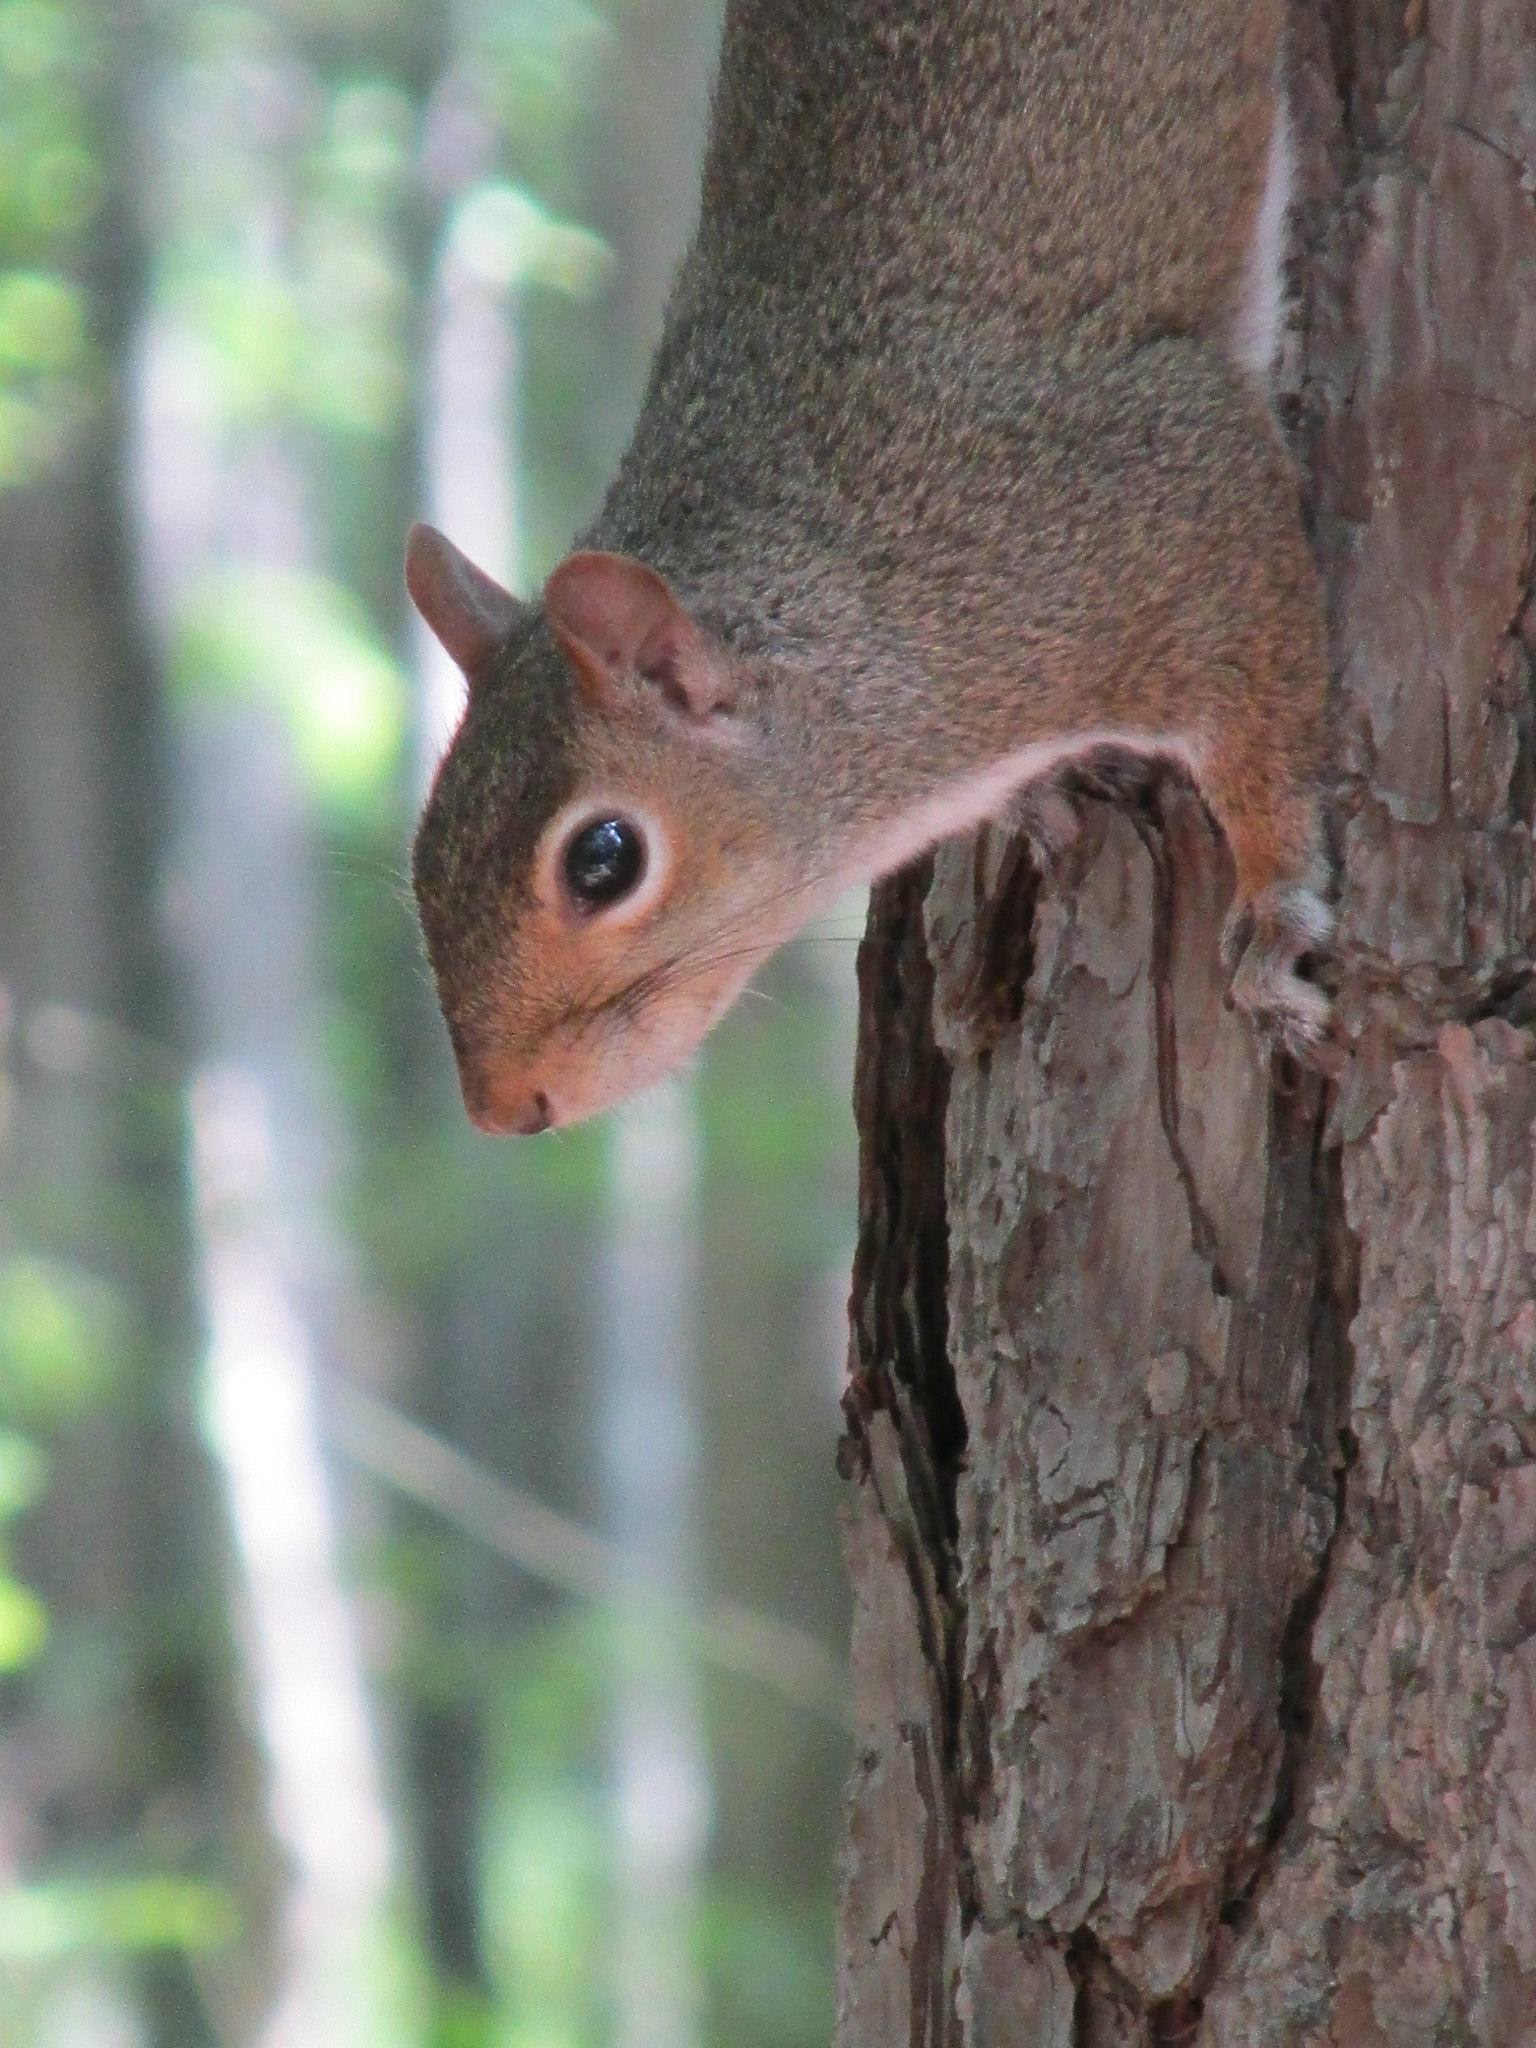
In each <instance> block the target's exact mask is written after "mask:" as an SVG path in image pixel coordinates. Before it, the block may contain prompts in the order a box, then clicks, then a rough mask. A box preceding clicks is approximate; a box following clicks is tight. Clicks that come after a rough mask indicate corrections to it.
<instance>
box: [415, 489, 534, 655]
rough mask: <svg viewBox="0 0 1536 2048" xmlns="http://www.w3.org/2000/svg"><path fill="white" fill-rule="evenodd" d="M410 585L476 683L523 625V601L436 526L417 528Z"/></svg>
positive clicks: (427, 616) (431, 622)
mask: <svg viewBox="0 0 1536 2048" xmlns="http://www.w3.org/2000/svg"><path fill="white" fill-rule="evenodd" d="M405 587H406V589H407V590H408V591H409V592H410V593H411V601H412V603H413V604H414V605H415V607H416V609H417V611H419V612H420V613H421V616H422V617H423V619H425V621H426V622H427V624H428V626H430V627H431V629H432V631H433V632H434V633H435V634H436V635H437V638H438V639H439V640H440V641H441V642H442V644H443V646H444V647H445V648H446V649H447V651H448V653H449V654H451V655H452V657H453V659H454V660H455V661H456V662H457V663H458V665H459V667H460V668H461V669H462V670H463V671H464V674H465V677H466V679H467V680H468V682H469V684H470V687H471V688H473V687H474V685H475V684H476V683H478V682H479V681H480V679H481V677H482V676H483V675H484V673H485V670H486V668H487V666H488V665H489V663H490V662H491V661H492V659H493V658H494V656H495V655H496V653H497V651H498V649H499V648H500V647H501V646H502V645H503V644H504V643H505V641H506V638H507V635H508V634H509V633H510V632H511V631H512V628H513V627H514V626H515V625H516V624H517V621H518V618H519V616H520V615H521V612H522V609H523V608H522V606H521V605H520V604H519V603H518V601H517V599H516V598H515V597H514V596H513V595H512V593H511V591H509V590H503V589H502V587H501V585H500V584H499V583H498V582H497V581H496V579H495V577H494V576H487V575H486V573H485V571H484V570H483V569H477V568H476V567H475V565H474V563H473V562H472V561H471V560H470V559H469V557H468V555H466V554H464V553H462V552H461V550H460V549H458V548H456V547H455V546H454V544H453V542H452V541H451V540H449V539H448V538H447V536H446V535H445V534H441V533H439V532H438V530H437V528H436V527H435V526H413V527H412V528H411V533H410V538H409V539H408V540H407V542H406V544H405Z"/></svg>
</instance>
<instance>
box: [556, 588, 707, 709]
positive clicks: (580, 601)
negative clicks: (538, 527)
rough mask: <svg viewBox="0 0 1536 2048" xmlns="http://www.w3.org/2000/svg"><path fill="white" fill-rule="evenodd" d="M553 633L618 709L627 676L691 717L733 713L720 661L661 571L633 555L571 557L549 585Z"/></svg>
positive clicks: (583, 675)
mask: <svg viewBox="0 0 1536 2048" xmlns="http://www.w3.org/2000/svg"><path fill="white" fill-rule="evenodd" d="M544 610H545V615H546V617H547V618H548V620H549V624H550V630H551V631H552V632H553V634H554V636H555V638H556V639H557V640H558V641H559V643H560V645H561V647H562V648H563V649H564V650H565V653H566V655H567V656H568V657H569V659H570V662H571V666H572V667H573V668H574V669H575V671H576V675H577V678H578V680H579V681H580V682H581V683H582V684H583V686H584V687H585V688H587V689H588V690H589V691H591V692H592V693H593V694H594V695H595V696H596V697H597V698H598V699H599V700H600V701H602V702H604V703H607V704H613V703H614V702H616V701H617V700H618V699H619V697H620V695H621V693H623V692H624V690H625V678H626V676H627V675H637V676H640V677H641V678H642V679H643V680H644V681H645V682H647V683H651V684H654V685H656V686H657V687H659V688H660V689H661V690H662V691H664V692H665V694H666V695H667V697H668V698H669V699H670V700H671V701H672V703H673V704H675V705H676V706H677V707H678V708H679V709H680V710H682V711H685V712H687V713H688V714H689V716H690V717H693V718H697V719H707V718H709V717H711V716H712V715H713V714H714V713H715V712H718V711H729V710H730V709H731V706H732V695H731V691H730V688H729V682H728V679H727V677H726V676H725V674H724V673H723V672H722V665H721V663H720V661H719V659H718V657H717V656H716V655H715V654H714V653H713V651H712V650H711V648H710V646H709V643H708V640H707V638H706V637H705V635H704V633H703V632H702V630H701V629H700V627H699V626H698V625H697V624H696V623H695V621H694V619H693V618H692V617H691V616H690V614H689V613H688V612H687V611H686V610H685V608H684V607H683V606H682V605H681V604H680V603H679V602H678V600H677V598H676V597H674V596H673V594H672V592H671V590H670V589H669V588H668V587H667V584H666V582H665V580H664V579H663V578H662V577H660V576H658V575H657V573H656V571H655V570H654V569H649V568H647V567H646V565H645V563H644V562H637V561H635V559H634V558H633V557H632V556H630V555H605V554H599V553H596V552H594V551H593V550H591V549H583V550H582V551H581V552H580V553H579V554H574V555H567V556H566V558H565V560H564V561H563V562H562V563H561V564H560V566H559V568H557V569H556V570H555V572H554V574H553V575H552V576H551V577H550V579H549V581H548V582H547V583H546V584H545V586H544Z"/></svg>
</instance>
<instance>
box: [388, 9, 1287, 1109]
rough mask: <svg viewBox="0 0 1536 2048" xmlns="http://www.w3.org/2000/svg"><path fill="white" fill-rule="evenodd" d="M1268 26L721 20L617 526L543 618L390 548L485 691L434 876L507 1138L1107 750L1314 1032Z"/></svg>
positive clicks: (1271, 998) (444, 779) (456, 765)
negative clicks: (861, 899)
mask: <svg viewBox="0 0 1536 2048" xmlns="http://www.w3.org/2000/svg"><path fill="white" fill-rule="evenodd" d="M1280 29H1281V9H1280V6H1279V4H1278V0H1257V4H1253V0H1209V4H1207V5H1205V6H1201V7H1192V6H1190V5H1188V4H1187V0H1184V4H1181V5H1175V4H1173V0H949V4H947V5H945V6H944V7H942V8H935V7H932V6H931V5H927V4H918V0H902V4H891V0H846V4H842V5H832V4H828V0H732V4H731V5H729V6H728V9H727V14H726V21H725V29H724V39H723V44H722V55H721V70H720V79H719V85H718V89H717V94H716V101H715V112H714V119H713V124H712V130H711V137H710V141H709V145H708V149H707V152H706V158H705V164H704V172H703V189H702V199H701V208H700V217H699V223H698V227H697V231H696V234H695V237H694V240H693V242H692V244H691V247H690V249H689V252H688V255H687V256H686V258H685V260H684V263H683V266H682V269H681V272H680V275H679V278H678V282H677V286H676V288H675V291H674V294H673V298H672V302H671V305H670V308H669V312H668V315H667V319H666V322H665V326H664V330H663V335H662V339H661V342H660V345H659V347H658V350H657V355H656V359H655V363H654V365H653V369H652V373H651V377H650V381H649V385H648V388H647V392H646V397H645V400H644V403H643V405H642V408H641V413H640V417H639V420H638V422H637V424H636V428H635V432H634V436H633V439H632V441H631V444H630V446H629V449H628V451H627V452H626V454H625V456H624V458H623V460H622V461H621V463H620V466H619V470H618V474H617V476H616V477H615V479H614V482H613V485H612V486H611V488H610V490H609V492H608V494H607V497H606V499H605V502H604V505H603V508H602V510H601V511H600V513H599V515H598V517H597V519H596V520H595V521H594V522H593V524H592V526H591V527H590V529H589V530H588V531H587V533H586V534H584V535H583V536H582V537H581V543H580V545H579V547H578V548H577V550H576V551H575V552H574V553H573V554H572V555H571V556H569V557H568V558H567V560H566V561H565V562H564V563H562V564H561V565H560V567H559V568H558V569H557V570H556V572H555V574H554V576H553V577H552V578H551V579H550V582H549V584H548V586H547V587H546V591H545V593H544V601H543V604H542V605H541V606H538V607H523V606H519V605H517V604H515V602H514V601H513V600H512V599H510V598H509V597H508V596H507V595H506V593H504V592H501V591H499V590H498V589H497V588H496V586H494V585H492V584H490V583H489V579H486V578H484V577H483V576H482V575H481V574H480V572H478V571H475V570H474V569H473V568H472V567H471V566H470V565H469V564H467V563H466V562H464V560H463V558H462V557H460V556H458V555H457V553H456V551H454V550H452V549H451V548H450V547H449V545H448V543H446V542H444V541H442V539H441V537H440V536H436V535H432V534H430V533H428V532H426V531H425V530H422V529H418V532H417V535H416V536H414V537H413V543H412V549H411V554H410V558H409V561H408V580H409V581H410V584H411V588H412V592H413V595H414V596H415V597H416V600H417V602H418V604H419V605H420V607H421V609H422V611H423V613H424V615H425V616H426V617H427V619H428V622H429V623H430V624H431V625H432V626H433V627H434V629H435V630H437V631H438V632H439V634H440V636H441V637H442V638H443V639H444V641H445V643H446V644H448V646H449V647H450V650H451V651H453V652H455V654H456V655H457V657H458V658H459V659H460V661H461V664H462V665H463V666H464V668H465V671H466V674H467V675H468V676H469V678H470V682H471V699H470V705H469V709H468V713H467V715H466V719H465V723H464V725H463V727H462V728H461V730H460V732H459V734H458V735H457V736H456V738H455V741H454V745H453V748H452V749H451V750H450V754H449V756H448V759H447V762H446V763H445V766H444V769H443V771H442V773H441V775H440V777H439V780H438V783H437V785H436V787H435V789H434V792H433V794H432V797H431V798H430V800H429V803H428V807H427V810H426V813H425V816H424V818H423V822H422V827H421V831H420V833H419V835H418V840H417V847H416V882H417V891H418V898H419V901H420V905H421V911H422V918H423V924H424V928H425V931H426V935H427V941H428V948H429V952H430V954H431V957H432V961H433V965H434V969H435V971H436V974H437V979H438V985H439V992H440V995H441V997H442V1000H443V1004H444V1009H445V1013H446V1014H447V1016H448V1018H449V1023H450V1029H451V1031H452V1032H453V1035H454V1040H455V1047H456V1050H457V1052H458V1056H459V1062H460V1070H461V1076H462V1078H463V1080H464V1084H465V1091H466V1099H467V1100H468V1101H469V1103H470V1106H471V1110H472V1112H473V1113H474V1114H476V1116H477V1117H478V1119H479V1120H480V1121H482V1122H483V1123H484V1124H486V1125H487V1126H488V1127H491V1128H503V1129H504V1128H513V1129H527V1128H542V1127H543V1126H544V1124H546V1123H549V1122H560V1121H567V1120H569V1119H570V1118H571V1117H574V1116H576V1115H581V1114H586V1113H588V1112H589V1111H590V1110H591V1109H593V1108H597V1107H601V1106H603V1105H604V1104H605V1103H607V1102H609V1101H612V1100H614V1099H616V1098H617V1097H618V1096H619V1095H622V1094H624V1093H627V1092H628V1091H629V1090H630V1089H631V1088H632V1087H634V1086H637V1085H640V1083H641V1082H643V1081H644V1080H646V1079H648V1078H650V1077H651V1076H652V1075H654V1074H656V1073H659V1072H661V1071H664V1070H665V1068H666V1067H668V1066H670V1065H672V1064H675V1062H676V1060H677V1059H678V1058H680V1057H682V1056H684V1055H685V1054H686V1053H687V1052H688V1051H690V1050H691V1049H692V1047H693V1046H694V1045H695V1044H696V1043H697V1041H698V1039H699V1038H700V1037H701V1036H702V1035H703V1033H704V1032H705V1031H706V1030H707V1029H708V1027H709V1025H710V1024H711V1023H712V1022H713V1021H714V1018H715V1017H716V1016H718V1014H719V1013H720V1011H721V1010H722V1009H723V1008H724V1007H725V1006H726V1004H727V1003H728V1002H729V1000H730V999H731V997H732V996H733V995H734V994H735V992H736V991H737V989H738V988H739V987H740V985H741V983H742V982H743V981H744V980H745V979H746V977H747V976H748V975H749V974H750V972H751V971H752V969H753V967H754V966H755V965H756V964H757V962H758V961H759V960H760V959H761V958H762V957H763V956H764V955H765V954H766V953H767V952H768V951H771V950H772V948H773V947H774V946H775V945H777V944H778V943H780V942H781V941H782V939H783V938H785V937H786V936H788V935H789V933H790V932H792V931H793V930H794V929H796V928H797V927H798V925H799V924H801V923H803V921H804V920H805V918H806V917H807V916H809V915H811V914H812V913H813V912H814V911H815V910H816V909H817V908H818V907H819V906H820V905H821V904H823V903H824V902H825V901H826V900H828V898H829V897H830V896H831V895H832V894H833V893H835V891H836V890H838V889H840V888H842V887H845V886H847V884H848V883H849V882H851V881H854V880H862V879H868V878H870V877H872V876H873V875H875V874H877V873H880V872H883V871H885V870H886V869H888V868H889V867H890V866H892V865H894V864H896V863H897V862H899V861H900V860H902V859H905V858H907V857H910V855H911V854H913V853H915V852H917V851H919V850H921V848H923V847H924V846H926V845H931V844H932V843H933V841H934V840H935V839H936V838H938V837H940V836H943V835H945V834H946V833H949V832H952V831H956V830H963V829H966V828H968V827H970V826H973V825H975V824H976V823H978V822H980V821H981V820H982V819H984V818H986V817H989V816H994V815H998V814H999V813H1001V812H1003V811H1005V810H1006V808H1007V806H1008V804H1009V802H1010V800H1011V799H1012V798H1013V797H1014V796H1016V795H1017V793H1018V792H1019V791H1020V790H1021V789H1022V788H1024V787H1025V786H1027V785H1028V784H1029V783H1030V782H1031V781H1032V780H1035V779H1037V778H1038V777H1039V776H1040V775H1041V774H1042V773H1046V772H1048V771H1049V770H1050V769H1051V768H1052V767H1054V766H1055V765H1056V764H1057V763H1058V762H1060V761H1061V760H1063V759H1069V758H1071V757H1072V756H1073V755H1074V754H1080V753H1082V752H1083V751H1085V750H1088V749H1092V748H1098V747H1101V746H1103V745H1105V744H1113V745H1117V746H1123V747H1129V748H1132V749H1134V750H1136V751H1139V752H1143V753H1149V754H1163V755H1166V756H1169V757H1171V758H1173V759H1175V760H1177V761H1180V762H1181V763H1183V764H1184V765H1185V766H1186V767H1187V768H1188V769H1189V770H1190V772H1192V773H1193V774H1194V775H1195V777H1196V779H1197V781H1198V783H1199V785H1200V787H1201V789H1202V792H1203V793H1204V795H1205V796H1206V799H1207V802H1208V803H1209V805H1210V807H1211V809H1212V810H1213V812H1214V813H1215V814H1216V816H1217V818H1218V821H1219V822H1220V823H1222V825H1223V826H1224V828H1225V829H1226V831H1227V835H1228V837H1229V840H1230V841H1231V844H1232V850H1233V854H1234V863H1235V867H1236V870H1237V897H1236V902H1235V906H1234V920H1233V944H1234V952H1236V953H1240V954H1241V960H1240V964H1239V967H1238V972H1237V978H1236V981H1235V983H1234V989H1235V993H1236V994H1237V995H1238V997H1239V999H1240V1000H1241V1001H1243V1002H1244V1003H1245V1004H1246V1006H1247V1007H1249V1008H1250V1009H1252V1010H1253V1011H1254V1012H1255V1013H1257V1014H1258V1015H1260V1016H1261V1017H1262V1018H1264V1019H1267V1020H1269V1021H1271V1022H1273V1023H1276V1024H1277V1025H1278V1027H1279V1028H1280V1030H1281V1031H1282V1033H1283V1034H1284V1035H1285V1036H1287V1037H1288V1038H1289V1039H1290V1040H1291V1041H1292V1042H1296V1043H1304V1042H1306V1041H1309V1040H1311V1039H1313V1038H1315V1037H1316V1035H1317V1033H1318V1032H1319V1031H1320V1029H1321V1027H1322V1020H1323V1005H1322V1001H1321V998H1320V996H1319V995H1318V994H1317V992H1316V990H1315V989H1312V988H1311V987H1310V986H1309V985H1308V984H1307V983H1305V982H1304V981H1302V980H1301V979H1300V978H1299V977H1298V976H1297V975H1296V974H1295V972H1294V967H1295V962H1296V960H1297V958H1298V957H1299V955H1300V954H1301V953H1302V952H1303V951H1305V950H1306V949H1307V948H1308V947H1310V946H1311V945H1313V944H1314V943H1316V941H1317V940H1318V939H1319V937H1320V936H1321V935H1322V933H1323V932H1324V931H1325V929H1326V922H1327V920H1326V913H1325V912H1324V911H1323V908H1322V905H1321V903H1320V902H1319V900H1318V898H1317V894H1316V883H1317V881H1318V879H1319V874H1320V871H1319V865H1318V856H1317V834H1316V820H1315V799H1314V795H1313V789H1314V785H1315V780H1316V772H1317V761H1318V753H1319V748H1320V732H1321V722H1320V720H1321V704H1322V695H1323V682H1324V671H1323V661H1322V651H1321V635H1320V622H1319V616H1318V606H1317V601H1316V595H1315V590H1314V587H1313V583H1314V579H1313V574H1312V569H1311V564H1310V561H1309V558H1308V556H1307V552H1306V548H1305V543H1304V541H1303V538H1302V535H1301V529H1300V524H1299V520H1298V516H1297V509H1296V499H1295V488H1294V483H1293V480H1292V478H1291V476H1290V472H1289V469H1288V466H1287V463H1286V460H1285V457H1284V455H1283V452H1282V450H1281V448H1280V445H1279V442H1278V437H1277V435H1276V433H1275V431H1274V428H1273V424H1272V422H1271V420H1270V418H1269V416H1268V413H1267V411H1266V408H1265V404H1264V400H1263V396H1262V392H1261V390H1260V385H1259V380H1258V378H1257V377H1256V375H1255V370H1256V369H1257V368H1260V367H1261V364H1260V362H1259V361H1258V358H1260V357H1262V356H1263V355H1264V353H1265V352H1266V348H1267V336H1268V334H1269V330H1270V312H1271V308H1272V306H1273V305H1274V304H1275V303H1276V302H1277V298H1278V281H1277V277H1276V275H1275V271H1276V266H1277V263H1278V254H1279V248H1278V244H1279V226H1280V223H1281V221H1282V219H1283V210H1284V172H1285V167H1286V156H1287V151H1286V147H1285V130H1284V125H1283V111H1282V109H1281V106H1280V102H1279V97H1278V93H1277V89H1276V84H1275V79H1276V73H1277V67H1278V60H1279V41H1280ZM599 828H602V830H601V831H599ZM594 834H596V837H594Z"/></svg>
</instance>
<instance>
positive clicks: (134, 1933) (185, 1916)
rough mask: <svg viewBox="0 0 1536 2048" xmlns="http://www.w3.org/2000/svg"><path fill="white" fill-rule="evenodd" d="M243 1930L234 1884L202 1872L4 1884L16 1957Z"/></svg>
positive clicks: (213, 1937)
mask: <svg viewBox="0 0 1536 2048" xmlns="http://www.w3.org/2000/svg"><path fill="white" fill-rule="evenodd" d="M238 1931H239V1923H238V1918H237V1915H236V1912H235V1908H234V1904H233V1902H232V1900H231V1899H230V1896H229V1894H228V1892H227V1891H225V1890H224V1889H223V1887H222V1886H219V1885H211V1884H203V1883H201V1882H199V1881H198V1880H196V1879H194V1878H185V1877H170V1876H156V1877H134V1878H114V1879H106V1880H91V1879H63V1878H60V1879H55V1880H54V1881H53V1882H51V1883H43V1884H30V1885H28V1884H23V1885H15V1886H13V1887H12V1888H11V1889H10V1890H9V1891H4V1892H0V1956H4V1957H6V1958H8V1959H10V1960H11V1961H14V1962H34V1963H35V1962H47V1961H52V1960H55V1959H57V1958H58V1957H61V1956H68V1955H77V1954H80V1953H82V1952H87V1951H91V1950H107V1951H118V1952H121V1951H124V1950H130V1951H140V1952H142V1951H145V1950H153V1949H180V1950H183V1951H193V1952H198V1951H202V1950H206V1949H213V1948H221V1947H223V1946H225V1945H226V1944H227V1943H228V1942H230V1941H232V1940H233V1939H234V1937H235V1935H236V1934H237V1932H238Z"/></svg>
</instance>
